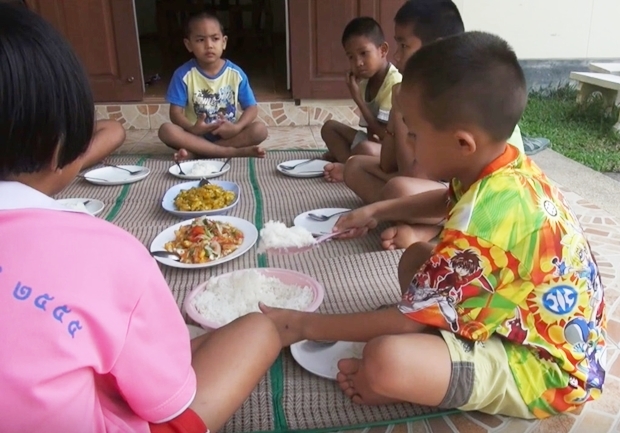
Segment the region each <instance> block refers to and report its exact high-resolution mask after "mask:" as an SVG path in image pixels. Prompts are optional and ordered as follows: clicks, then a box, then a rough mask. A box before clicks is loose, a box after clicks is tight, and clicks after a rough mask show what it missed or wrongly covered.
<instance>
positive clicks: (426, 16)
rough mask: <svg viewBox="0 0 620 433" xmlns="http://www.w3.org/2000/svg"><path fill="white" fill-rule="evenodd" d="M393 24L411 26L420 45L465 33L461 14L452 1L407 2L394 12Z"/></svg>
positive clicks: (412, 0) (409, 0)
mask: <svg viewBox="0 0 620 433" xmlns="http://www.w3.org/2000/svg"><path fill="white" fill-rule="evenodd" d="M394 23H396V25H399V26H411V28H412V29H411V30H412V32H413V34H414V35H415V36H416V37H417V38H418V39H420V41H421V42H422V45H426V44H429V43H431V42H434V41H436V40H437V39H440V38H446V37H448V36H453V35H458V34H460V33H463V32H464V31H465V26H464V25H463V19H462V18H461V14H460V13H459V10H458V8H457V7H456V5H455V4H454V3H453V2H452V0H408V1H407V2H406V3H405V4H403V5H402V6H401V7H400V9H399V10H398V12H396V16H395V17H394Z"/></svg>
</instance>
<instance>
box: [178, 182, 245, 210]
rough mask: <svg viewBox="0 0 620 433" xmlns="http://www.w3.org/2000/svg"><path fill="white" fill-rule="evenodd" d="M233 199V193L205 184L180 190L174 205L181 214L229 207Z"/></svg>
mask: <svg viewBox="0 0 620 433" xmlns="http://www.w3.org/2000/svg"><path fill="white" fill-rule="evenodd" d="M235 198H236V197H235V193H234V192H232V191H226V190H225V189H224V188H222V187H221V186H218V185H213V184H207V185H203V186H195V187H192V188H190V189H185V190H182V191H181V192H180V193H179V194H178V195H177V196H176V197H175V198H174V205H175V206H176V208H177V209H178V210H180V211H183V212H198V211H205V210H216V209H222V208H225V207H226V206H230V205H231V204H232V203H233V202H234V201H235Z"/></svg>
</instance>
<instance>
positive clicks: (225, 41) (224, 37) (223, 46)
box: [222, 35, 228, 50]
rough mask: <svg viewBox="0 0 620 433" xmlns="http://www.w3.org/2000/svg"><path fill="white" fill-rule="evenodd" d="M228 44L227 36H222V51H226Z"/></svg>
mask: <svg viewBox="0 0 620 433" xmlns="http://www.w3.org/2000/svg"><path fill="white" fill-rule="evenodd" d="M227 43H228V36H226V35H224V36H223V37H222V49H224V50H225V49H226V44H227Z"/></svg>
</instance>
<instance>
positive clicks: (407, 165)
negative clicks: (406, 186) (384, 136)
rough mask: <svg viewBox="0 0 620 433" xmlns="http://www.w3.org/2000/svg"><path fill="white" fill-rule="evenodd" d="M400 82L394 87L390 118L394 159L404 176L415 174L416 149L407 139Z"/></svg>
mask: <svg viewBox="0 0 620 433" xmlns="http://www.w3.org/2000/svg"><path fill="white" fill-rule="evenodd" d="M399 91H400V84H397V85H395V86H394V87H393V89H392V110H391V111H390V119H392V122H393V126H392V129H391V131H393V132H394V149H395V150H394V154H395V157H394V159H395V160H396V161H398V163H397V164H398V171H399V173H400V174H401V175H403V176H413V174H414V173H413V171H412V170H413V167H414V163H415V150H414V148H413V146H412V145H411V143H409V141H408V140H407V136H408V134H407V132H408V131H407V125H405V122H404V121H403V114H402V111H401V110H400V106H399V105H398V98H396V96H397V95H398V92H399Z"/></svg>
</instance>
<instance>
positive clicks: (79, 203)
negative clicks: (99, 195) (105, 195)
mask: <svg viewBox="0 0 620 433" xmlns="http://www.w3.org/2000/svg"><path fill="white" fill-rule="evenodd" d="M56 201H57V202H58V203H59V204H61V205H63V206H66V207H68V208H69V209H72V210H83V209H85V210H86V212H88V213H89V214H91V215H99V214H100V213H101V211H102V210H103V208H104V207H105V204H104V203H103V202H102V201H101V200H95V199H93V198H65V199H61V200H56Z"/></svg>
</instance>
